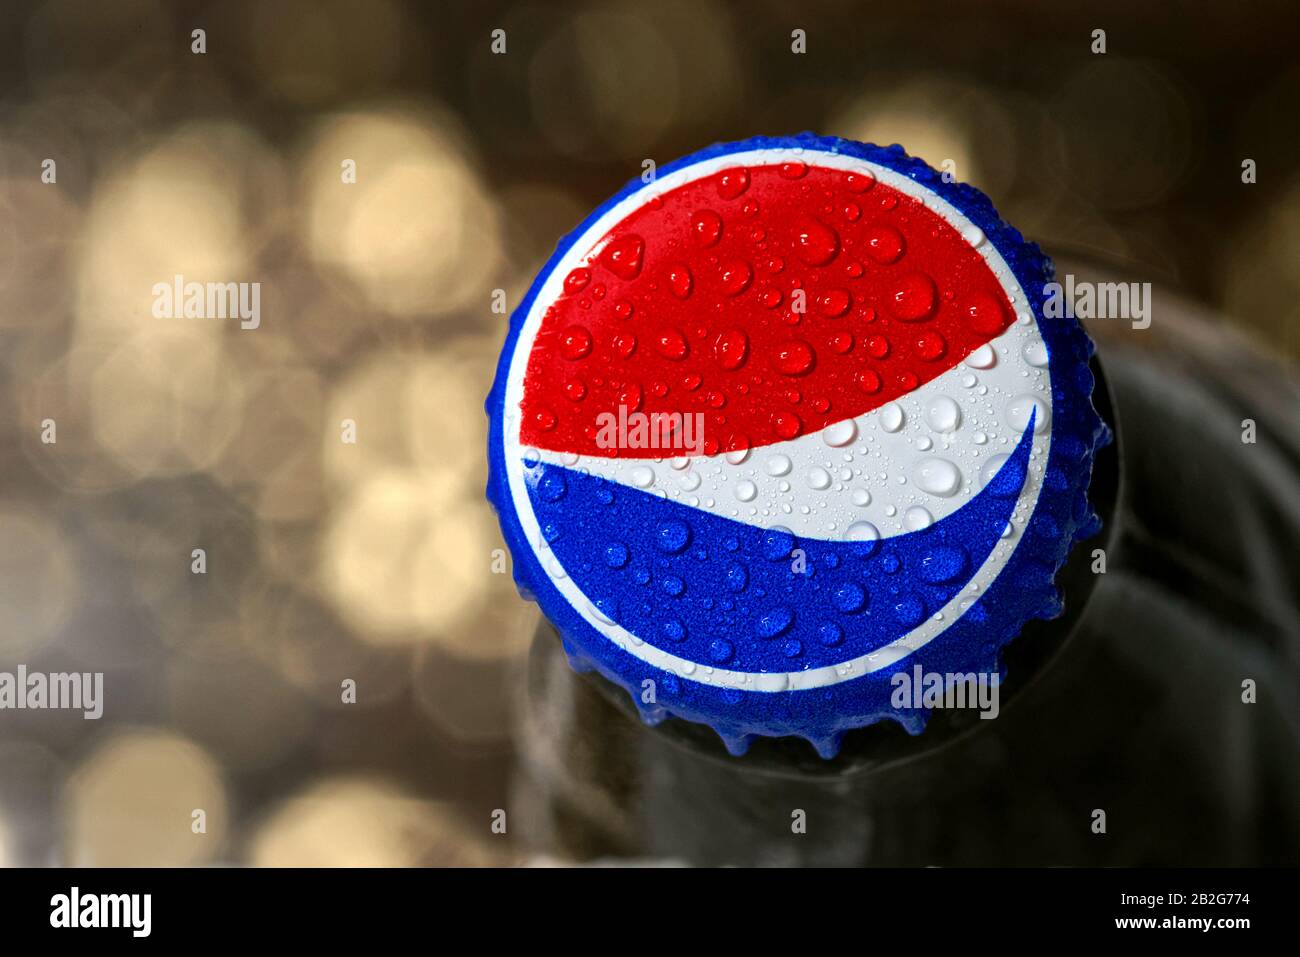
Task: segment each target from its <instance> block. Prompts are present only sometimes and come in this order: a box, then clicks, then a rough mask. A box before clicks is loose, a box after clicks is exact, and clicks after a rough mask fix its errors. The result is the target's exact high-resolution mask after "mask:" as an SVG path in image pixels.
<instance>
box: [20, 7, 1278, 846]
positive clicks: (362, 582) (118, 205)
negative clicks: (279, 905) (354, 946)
mask: <svg viewBox="0 0 1300 957" xmlns="http://www.w3.org/2000/svg"><path fill="white" fill-rule="evenodd" d="M792 7H793V5H791V4H786V3H776V2H769V3H746V4H736V5H729V4H724V3H719V2H712V0H689V2H669V3H653V4H652V3H642V2H625V3H609V4H571V5H561V4H548V3H534V4H527V3H520V4H491V3H475V4H462V5H451V4H414V3H409V4H408V3H398V2H396V0H374V2H368V3H347V2H340V0H323V2H320V0H298V2H266V0H246V2H222V3H210V4H201V3H161V2H147V0H118V2H113V3H94V2H89V0H83V2H69V0H55V2H45V3H32V4H27V3H2V4H0V670H13V669H14V668H15V667H16V666H17V665H18V664H26V665H28V666H29V668H31V669H33V670H45V671H54V670H102V671H104V672H106V678H105V682H106V696H107V703H106V710H105V716H104V718H103V719H102V720H100V721H98V722H88V721H83V720H82V718H81V716H80V715H79V714H68V713H57V712H24V713H17V712H11V711H5V712H0V863H9V864H44V863H78V864H80V863H85V864H105V865H112V864H126V865H133V864H187V863H210V862H238V863H251V864H354V863H366V864H381V865H387V864H416V863H421V864H448V863H463V864H479V863H501V862H510V861H516V860H519V859H521V857H522V851H521V849H520V848H521V847H522V846H526V845H528V844H529V842H528V841H527V840H526V836H525V839H524V840H520V836H519V835H518V834H517V833H515V832H512V833H510V834H507V835H504V836H498V835H494V834H492V833H491V831H490V830H489V824H490V817H491V814H492V812H493V810H494V809H497V808H509V807H510V806H511V805H510V801H511V793H512V780H513V770H512V769H513V768H514V765H515V753H516V739H517V735H518V732H517V730H516V728H517V719H516V714H517V712H518V711H519V707H518V704H519V692H518V687H519V684H518V680H517V675H518V672H519V670H520V664H521V661H522V659H523V657H524V655H525V653H526V651H527V647H528V643H529V640H530V638H531V636H532V631H533V626H534V623H535V619H534V614H535V613H534V612H533V611H532V609H531V607H530V606H526V605H524V604H523V603H522V602H520V601H519V600H518V599H517V598H516V597H515V596H514V590H513V587H512V585H511V584H510V581H509V576H508V575H499V574H493V573H492V561H493V551H494V549H498V548H500V547H501V544H500V540H499V536H498V533H497V530H496V528H495V525H494V522H493V519H492V517H491V515H490V513H489V512H488V510H487V508H486V506H485V504H484V503H483V498H482V485H483V479H484V475H483V467H482V450H483V442H484V438H483V432H484V425H485V421H484V419H483V416H482V400H483V397H484V396H485V394H486V391H487V388H488V385H489V381H490V376H491V370H492V364H493V360H494V357H495V351H496V349H497V348H498V346H499V343H500V340H501V337H502V334H503V330H504V323H505V318H504V317H502V316H499V315H494V314H493V313H492V312H491V310H490V308H489V307H490V301H491V294H492V290H493V289H496V288H501V289H504V290H506V293H507V296H508V299H509V301H510V303H511V304H512V305H513V304H514V303H515V302H517V300H518V298H519V296H520V294H521V293H522V291H523V290H524V288H526V286H527V284H528V282H529V280H530V279H531V277H532V275H533V273H534V271H535V270H536V268H537V267H538V266H539V265H540V264H541V262H542V260H543V259H544V257H545V256H546V255H547V254H548V253H549V252H550V250H551V249H552V248H553V246H554V243H555V241H556V239H557V238H558V237H559V236H560V235H561V234H562V233H564V232H565V231H567V230H568V229H570V228H572V227H573V226H574V225H576V224H577V222H578V221H579V220H580V219H581V217H582V215H583V214H584V213H585V211H586V210H588V209H589V208H591V207H592V206H593V205H594V204H596V203H597V202H599V201H600V200H602V199H604V198H605V197H606V196H608V195H609V194H610V193H612V192H614V191H615V190H616V189H617V188H618V187H619V186H620V185H621V184H622V183H623V182H625V181H626V180H628V179H630V178H632V177H634V176H636V175H639V173H640V171H641V163H642V161H643V160H644V159H646V158H651V159H654V160H655V161H656V162H658V163H664V162H668V161H670V160H672V159H674V158H676V157H678V156H680V155H682V154H684V153H687V152H690V151H693V150H695V149H698V148H700V147H702V146H704V145H707V144H708V143H711V142H714V141H717V140H727V139H738V138H744V137H747V136H751V135H754V134H759V133H766V134H779V133H791V132H797V131H800V130H805V129H810V130H814V131H817V132H819V133H824V134H838V135H843V136H848V137H853V138H856V139H863V140H870V141H874V142H880V143H891V142H900V143H903V144H904V145H905V146H906V147H907V148H908V150H909V151H910V152H912V153H914V154H916V155H919V156H921V157H923V158H925V159H926V160H928V161H929V162H930V163H931V164H932V165H935V166H939V165H941V164H942V163H944V161H945V160H952V161H953V163H954V166H955V172H956V174H957V176H958V178H959V179H962V180H965V181H968V182H971V183H973V184H975V185H977V186H979V187H980V188H981V189H983V190H985V191H986V192H987V193H989V195H990V196H991V197H992V198H993V200H994V202H995V204H996V205H997V206H998V208H999V210H1000V211H1001V212H1002V213H1003V215H1004V216H1005V217H1006V218H1007V219H1009V220H1010V221H1011V222H1013V223H1015V224H1016V225H1017V226H1018V227H1019V228H1021V229H1022V231H1023V232H1024V233H1025V234H1026V235H1027V236H1029V237H1030V238H1032V239H1035V240H1036V241H1038V242H1040V243H1041V244H1043V245H1044V246H1045V247H1047V248H1048V249H1049V250H1050V251H1052V252H1053V253H1054V254H1063V255H1066V256H1072V257H1081V258H1085V259H1087V260H1090V261H1092V262H1101V263H1105V264H1108V265H1110V266H1112V267H1113V268H1115V269H1117V270H1120V271H1122V272H1123V273H1124V274H1125V275H1126V277H1128V278H1131V279H1135V280H1139V281H1151V282H1154V283H1157V284H1159V285H1160V286H1162V287H1163V288H1166V289H1171V290H1177V291H1178V292H1179V293H1181V294H1183V295H1185V296H1186V297H1188V298H1189V299H1191V300H1194V301H1197V302H1199V303H1200V304H1201V305H1202V306H1203V307H1204V312H1205V313H1206V315H1208V316H1209V317H1210V318H1211V321H1213V322H1216V323H1220V324H1229V325H1231V326H1233V327H1237V328H1239V329H1240V330H1241V331H1242V332H1243V333H1244V335H1246V336H1247V337H1249V338H1251V339H1253V340H1254V341H1255V344H1256V347H1257V350H1258V351H1262V352H1264V353H1271V354H1273V355H1276V356H1280V357H1287V358H1292V359H1293V358H1294V357H1295V356H1296V355H1297V354H1300V339H1298V338H1297V336H1296V333H1295V328H1296V319H1297V311H1298V309H1300V307H1297V305H1296V303H1297V301H1298V300H1297V295H1298V294H1300V174H1298V173H1297V170H1296V163H1295V157H1296V155H1297V154H1298V153H1300V124H1297V122H1296V119H1297V111H1296V106H1295V104H1296V102H1297V101H1298V98H1300V63H1298V62H1297V59H1296V55H1295V48H1296V41H1297V39H1298V38H1300V30H1298V29H1297V27H1298V25H1300V12H1297V10H1296V8H1295V7H1294V6H1293V5H1290V4H1286V3H1281V2H1279V3H1239V4H1218V5H1213V6H1212V5H1208V4H1177V5H1175V4H1154V3H1152V4H1134V3H1131V2H1122V3H1099V4H1091V5H1089V6H1088V7H1087V8H1086V9H1084V8H1081V7H1080V8H1075V7H1073V6H1070V5H1065V4H1054V3H1053V4H1049V3H1041V4H1030V3H1005V2H993V3H989V2H985V3H979V4H973V3H972V4H966V5H959V4H938V3H908V4H889V5H886V4H832V3H816V4H808V5H802V6H801V7H800V8H799V9H797V10H795V9H793V8H792ZM195 28H203V29H205V30H206V31H207V38H206V39H207V52H206V54H203V55H195V54H193V53H191V51H190V44H191V39H190V33H191V30H193V29H195ZM494 28H502V29H504V30H506V32H507V52H506V54H505V55H501V56H496V55H492V54H491V53H490V51H489V43H490V36H489V34H490V31H491V30H493V29H494ZM796 28H799V29H803V30H805V31H806V33H807V53H806V54H803V55H795V54H793V53H792V52H791V49H790V43H791V37H790V34H791V30H793V29H796ZM1095 29H1103V30H1105V31H1106V43H1107V52H1106V53H1105V54H1104V55H1096V54H1094V53H1092V52H1091V49H1090V48H1091V45H1092V42H1093V40H1092V35H1091V34H1092V31H1093V30H1095ZM45 158H53V159H55V160H56V162H57V176H58V178H57V183H55V184H53V185H49V184H44V183H42V182H41V180H40V170H41V161H42V160H43V159H45ZM345 158H351V159H355V160H356V162H357V168H358V181H357V183H356V184H355V185H350V186H344V185H342V184H340V181H339V176H338V172H339V164H340V162H341V160H342V159H345ZM1246 158H1250V159H1254V160H1255V161H1256V162H1257V164H1258V182H1257V183H1256V184H1254V185H1246V184H1243V183H1242V181H1241V163H1242V160H1243V159H1246ZM178 272H179V273H183V274H185V275H186V276H187V278H193V279H198V280H200V281H202V280H204V279H214V280H216V279H220V280H228V281H258V282H261V283H262V326H261V328H259V329H258V330H255V331H251V330H250V331H241V330H239V329H238V328H237V327H236V326H235V325H234V324H232V323H220V322H211V321H208V320H179V319H178V320H159V319H154V318H153V317H152V316H151V315H150V303H151V294H150V290H151V287H152V285H153V283H155V282H158V281H168V280H170V278H171V277H172V275H173V274H175V273H178ZM1156 308H1157V318H1156V323H1157V324H1158V323H1159V322H1160V319H1159V309H1160V305H1159V301H1157V306H1156ZM1153 341H1155V340H1154V337H1153ZM1290 368H1291V369H1292V370H1293V369H1294V366H1291V367H1290ZM1288 374H1289V375H1291V376H1292V379H1294V372H1293V371H1292V372H1290V373H1288ZM47 417H49V418H54V419H55V420H56V422H57V424H58V436H59V438H58V442H57V444H55V445H52V446H51V445H44V444H42V443H41V442H40V440H39V435H40V429H41V426H40V423H41V421H42V420H43V419H45V418H47ZM343 418H352V419H354V420H356V422H357V423H358V433H359V442H358V444H357V445H355V446H349V445H344V444H342V443H341V442H340V441H339V422H340V420H341V419H343ZM195 547H203V548H205V549H206V550H207V557H208V572H207V574H206V575H204V576H196V575H192V574H191V573H190V550H191V549H192V548H195ZM347 678H352V679H354V680H356V682H357V687H358V700H357V703H356V704H348V705H345V704H343V703H341V702H340V691H339V687H340V682H341V681H343V680H344V679H347ZM194 808H203V809H205V810H206V811H207V812H208V832H207V834H206V835H194V834H192V833H191V829H190V814H191V811H192V809H194Z"/></svg>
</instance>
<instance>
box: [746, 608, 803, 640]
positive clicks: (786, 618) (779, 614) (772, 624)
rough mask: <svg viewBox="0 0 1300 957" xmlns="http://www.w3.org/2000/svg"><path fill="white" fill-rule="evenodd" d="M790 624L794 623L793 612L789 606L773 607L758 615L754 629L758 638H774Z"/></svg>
mask: <svg viewBox="0 0 1300 957" xmlns="http://www.w3.org/2000/svg"><path fill="white" fill-rule="evenodd" d="M792 624H794V612H792V611H791V610H790V609H789V608H773V609H772V610H771V611H769V612H767V613H766V614H764V615H761V616H759V619H758V627H757V628H756V629H755V631H757V632H758V636H759V637H760V638H775V637H776V636H777V635H780V634H784V633H785V631H786V630H787V629H788V628H789V627H790V626H791V625H792Z"/></svg>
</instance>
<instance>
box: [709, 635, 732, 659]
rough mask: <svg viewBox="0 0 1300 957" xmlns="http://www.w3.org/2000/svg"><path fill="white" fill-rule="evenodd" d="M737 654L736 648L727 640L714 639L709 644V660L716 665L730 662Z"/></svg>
mask: <svg viewBox="0 0 1300 957" xmlns="http://www.w3.org/2000/svg"><path fill="white" fill-rule="evenodd" d="M735 653H736V649H735V647H734V646H733V645H732V644H731V642H729V641H728V640H727V639H726V638H714V639H713V640H712V641H711V642H709V660H710V661H712V662H714V663H715V664H719V665H720V664H724V663H726V662H728V661H730V660H731V658H732V656H733V655H734V654H735Z"/></svg>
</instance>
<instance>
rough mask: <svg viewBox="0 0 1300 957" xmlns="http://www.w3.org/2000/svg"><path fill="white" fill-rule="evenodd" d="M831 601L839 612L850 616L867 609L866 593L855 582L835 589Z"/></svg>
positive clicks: (846, 583)
mask: <svg viewBox="0 0 1300 957" xmlns="http://www.w3.org/2000/svg"><path fill="white" fill-rule="evenodd" d="M832 601H834V602H835V607H836V608H838V609H839V610H840V611H842V612H844V613H845V614H846V615H852V614H854V613H855V612H859V611H861V610H862V609H863V608H865V607H867V592H866V589H864V588H863V587H862V586H861V585H859V584H857V583H856V582H845V583H844V584H842V585H840V587H839V588H837V589H835V594H834V596H833V598H832Z"/></svg>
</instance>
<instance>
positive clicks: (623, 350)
mask: <svg viewBox="0 0 1300 957" xmlns="http://www.w3.org/2000/svg"><path fill="white" fill-rule="evenodd" d="M614 352H615V353H616V354H617V355H618V357H619V358H620V359H630V358H631V357H632V353H634V352H636V336H634V335H632V333H630V332H620V333H619V334H618V335H616V336H615V337H614Z"/></svg>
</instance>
